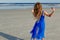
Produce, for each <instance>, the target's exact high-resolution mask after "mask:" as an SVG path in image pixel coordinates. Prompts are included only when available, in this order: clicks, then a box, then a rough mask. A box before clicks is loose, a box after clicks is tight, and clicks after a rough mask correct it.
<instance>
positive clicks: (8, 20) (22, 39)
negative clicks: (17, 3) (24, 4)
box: [0, 8, 60, 40]
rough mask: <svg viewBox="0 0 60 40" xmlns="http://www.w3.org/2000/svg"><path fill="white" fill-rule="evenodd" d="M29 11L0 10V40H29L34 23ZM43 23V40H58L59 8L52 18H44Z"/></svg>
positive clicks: (59, 25) (59, 27)
mask: <svg viewBox="0 0 60 40" xmlns="http://www.w3.org/2000/svg"><path fill="white" fill-rule="evenodd" d="M31 10H32V9H10V10H9V9H4V10H0V40H30V37H31V34H30V31H31V29H32V28H33V25H34V22H35V20H33V15H32V12H31ZM44 10H48V9H44ZM48 11H49V10H48ZM45 23H46V29H45V36H46V37H45V40H59V39H60V8H56V11H55V13H54V15H53V16H52V17H45Z"/></svg>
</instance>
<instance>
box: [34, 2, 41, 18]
mask: <svg viewBox="0 0 60 40" xmlns="http://www.w3.org/2000/svg"><path fill="white" fill-rule="evenodd" d="M38 13H40V14H39V15H41V13H42V5H41V4H40V3H39V2H37V3H36V4H35V5H34V17H36V16H37V14H38Z"/></svg>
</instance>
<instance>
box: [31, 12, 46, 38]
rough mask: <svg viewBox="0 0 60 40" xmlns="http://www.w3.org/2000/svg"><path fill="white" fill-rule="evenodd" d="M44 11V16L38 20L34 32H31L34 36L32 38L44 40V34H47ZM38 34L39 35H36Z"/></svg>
mask: <svg viewBox="0 0 60 40" xmlns="http://www.w3.org/2000/svg"><path fill="white" fill-rule="evenodd" d="M44 18H45V16H44V11H42V15H41V17H40V19H39V20H37V21H36V22H35V24H34V26H33V29H32V31H31V32H30V33H31V34H32V37H31V38H37V39H42V38H44V37H45V36H44V32H45V21H44ZM36 32H37V33H36Z"/></svg>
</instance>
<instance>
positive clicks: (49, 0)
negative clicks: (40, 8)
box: [0, 0, 60, 3]
mask: <svg viewBox="0 0 60 40" xmlns="http://www.w3.org/2000/svg"><path fill="white" fill-rule="evenodd" d="M35 2H41V3H60V0H0V3H35Z"/></svg>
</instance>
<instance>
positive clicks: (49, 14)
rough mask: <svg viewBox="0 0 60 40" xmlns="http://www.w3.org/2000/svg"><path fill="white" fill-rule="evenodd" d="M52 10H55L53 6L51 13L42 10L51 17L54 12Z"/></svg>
mask: <svg viewBox="0 0 60 40" xmlns="http://www.w3.org/2000/svg"><path fill="white" fill-rule="evenodd" d="M54 11H55V8H51V13H50V14H49V13H48V12H47V11H44V14H45V15H46V16H48V17H51V16H52V14H53V13H54Z"/></svg>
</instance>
